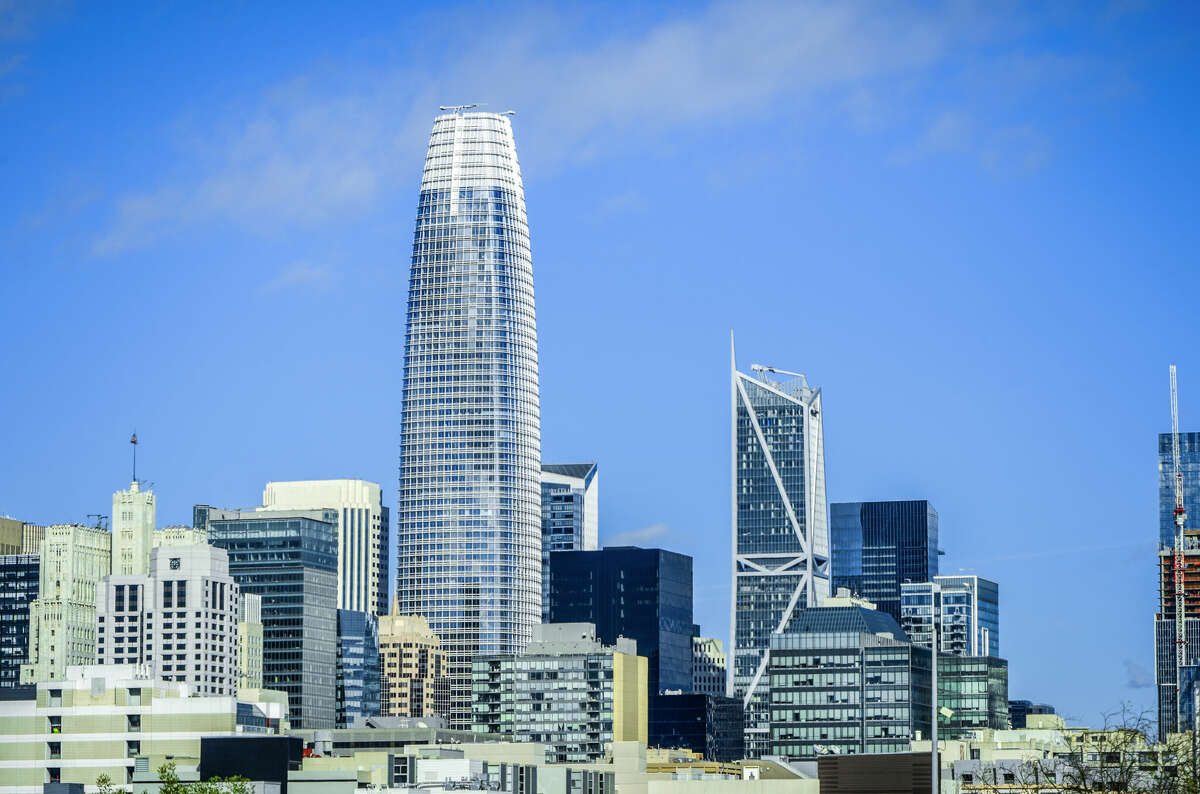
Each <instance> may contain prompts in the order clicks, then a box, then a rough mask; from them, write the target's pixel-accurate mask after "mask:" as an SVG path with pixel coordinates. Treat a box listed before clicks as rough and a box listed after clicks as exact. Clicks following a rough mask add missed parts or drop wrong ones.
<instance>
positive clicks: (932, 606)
mask: <svg viewBox="0 0 1200 794" xmlns="http://www.w3.org/2000/svg"><path fill="white" fill-rule="evenodd" d="M929 588H930V589H929V618H930V620H929V626H930V629H931V630H932V631H931V636H932V638H933V641H932V642H931V643H930V644H929V647H930V649H931V651H932V654H931V657H930V658H931V664H930V667H931V670H932V674H933V675H932V678H933V685H932V695H933V700H932V703H933V708H932V709H931V711H932V714H931V716H932V718H933V719H932V720H931V727H930V731H929V738H930V742H929V757H930V762H929V764H930V767H931V769H930V771H931V773H932V774H931V776H930V780H931V782H930V792H931V794H941V787H940V786H939V785H938V774H939V773H940V772H941V768H940V767H939V766H938V746H937V743H938V680H937V674H938V661H937V659H938V595H940V594H941V592H942V586H941V585H939V584H938V583H937V582H930V584H929Z"/></svg>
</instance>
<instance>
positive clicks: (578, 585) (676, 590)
mask: <svg viewBox="0 0 1200 794" xmlns="http://www.w3.org/2000/svg"><path fill="white" fill-rule="evenodd" d="M547 584H548V586H549V589H550V604H549V606H550V609H549V612H550V622H551V623H590V624H592V625H593V626H595V628H596V637H597V638H598V639H599V641H600V642H603V643H606V644H610V645H611V644H612V643H614V642H616V641H617V638H618V637H628V638H629V639H632V640H634V641H636V642H637V647H638V654H639V655H640V656H644V657H646V659H647V660H648V663H649V669H650V693H651V694H656V693H658V692H661V691H663V690H666V689H670V690H680V691H684V692H687V691H690V690H691V688H692V558H691V557H689V556H688V555H686V554H678V553H676V552H673V551H664V550H663V549H640V548H637V547H635V546H610V547H608V548H604V549H598V550H596V551H556V552H553V553H551V555H550V579H549V582H548V583H547Z"/></svg>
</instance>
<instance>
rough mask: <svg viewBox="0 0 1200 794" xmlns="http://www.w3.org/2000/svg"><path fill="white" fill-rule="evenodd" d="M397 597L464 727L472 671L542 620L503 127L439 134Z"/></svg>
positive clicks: (525, 253) (409, 362)
mask: <svg viewBox="0 0 1200 794" xmlns="http://www.w3.org/2000/svg"><path fill="white" fill-rule="evenodd" d="M402 421H403V428H402V436H401V441H400V493H399V515H398V521H397V533H398V560H397V565H398V577H397V596H398V598H399V601H400V609H401V611H402V612H403V613H405V614H413V615H423V616H425V617H426V618H427V619H428V620H429V625H430V626H431V627H432V628H433V631H434V632H435V633H436V634H437V635H438V636H439V637H441V641H442V647H443V649H444V650H445V651H446V653H447V654H448V657H449V665H450V684H451V688H450V694H451V709H450V715H449V717H450V724H451V726H452V727H458V728H465V727H468V726H469V725H470V723H471V714H470V703H471V699H470V695H471V678H470V676H471V659H472V658H474V657H476V656H485V655H496V654H514V653H519V652H521V651H522V650H523V649H524V648H525V645H526V644H527V643H528V642H529V639H530V637H531V635H532V632H533V627H534V626H535V625H537V624H538V623H539V622H540V619H541V612H542V591H541V584H542V581H541V580H542V577H541V564H542V563H541V549H542V532H541V484H540V483H541V427H540V419H539V404H538V356H537V325H536V322H535V320H534V302H533V266H532V260H531V257H530V247H529V227H528V223H527V221H526V215H525V195H524V188H523V186H522V182H521V169H520V167H519V166H518V164H517V150H516V145H515V143H514V142H513V135H512V126H511V124H510V122H509V117H508V116H507V115H504V114H496V113H468V112H463V110H461V109H460V110H455V111H453V112H450V113H446V114H444V115H440V116H438V117H437V119H436V120H435V121H434V124H433V133H432V135H431V136H430V140H429V150H428V153H427V155H426V159H425V170H424V173H423V175H422V177H421V194H420V199H419V202H418V206H417V221H416V232H415V234H414V236H413V251H412V269H411V271H410V274H409V296H408V319H407V329H406V337H405V348H404V401H403V408H402Z"/></svg>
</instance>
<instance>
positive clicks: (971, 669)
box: [938, 656, 1015, 739]
mask: <svg viewBox="0 0 1200 794" xmlns="http://www.w3.org/2000/svg"><path fill="white" fill-rule="evenodd" d="M938 707H939V711H940V709H941V708H942V707H945V708H947V709H949V710H950V711H951V714H949V715H948V716H947V715H946V713H945V712H942V713H940V714H939V715H938V737H939V738H946V739H965V738H970V736H971V734H972V732H973V731H977V730H981V729H983V728H991V729H992V730H997V731H1002V730H1005V729H1006V728H1008V719H1009V716H1008V715H1009V707H1008V662H1007V661H1005V660H1004V659H1000V658H999V657H996V656H939V657H938ZM1014 727H1015V726H1014Z"/></svg>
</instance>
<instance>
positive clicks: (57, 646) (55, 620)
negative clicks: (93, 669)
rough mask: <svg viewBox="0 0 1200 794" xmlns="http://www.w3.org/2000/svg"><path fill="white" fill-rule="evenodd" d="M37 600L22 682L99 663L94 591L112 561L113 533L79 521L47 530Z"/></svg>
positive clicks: (52, 677)
mask: <svg viewBox="0 0 1200 794" xmlns="http://www.w3.org/2000/svg"><path fill="white" fill-rule="evenodd" d="M39 553H40V554H41V572H40V576H39V581H38V598H37V599H36V600H34V601H33V603H31V604H30V606H29V656H28V659H29V661H28V662H27V663H26V664H24V665H22V666H21V682H22V683H26V684H29V683H37V682H39V681H53V680H55V679H59V678H62V677H63V676H64V675H65V674H66V671H67V667H68V666H70V665H82V664H92V663H93V662H95V661H96V590H97V588H98V587H99V585H100V583H101V582H102V581H103V580H104V577H106V576H108V575H109V572H110V570H111V565H112V535H110V534H109V533H108V531H107V530H104V529H99V528H95V527H84V526H79V525H75V524H70V525H68V524H59V525H55V526H52V527H48V528H47V529H46V535H45V537H44V538H43V539H42V542H41V546H40V548H39Z"/></svg>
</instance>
